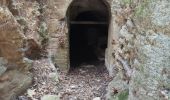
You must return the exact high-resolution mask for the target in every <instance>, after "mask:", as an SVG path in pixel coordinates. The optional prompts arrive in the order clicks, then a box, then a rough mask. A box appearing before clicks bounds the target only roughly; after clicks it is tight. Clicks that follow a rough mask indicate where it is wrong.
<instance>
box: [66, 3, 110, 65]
mask: <svg viewBox="0 0 170 100" xmlns="http://www.w3.org/2000/svg"><path fill="white" fill-rule="evenodd" d="M109 21H110V8H109V6H108V5H107V2H106V1H104V0H91V1H90V0H74V1H73V2H72V3H71V4H70V6H69V8H68V10H67V22H68V29H69V41H70V65H71V66H75V65H79V64H81V63H84V62H85V63H91V62H94V61H98V60H104V55H105V49H106V48H107V39H108V28H109Z"/></svg>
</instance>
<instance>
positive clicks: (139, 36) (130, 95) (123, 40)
mask: <svg viewBox="0 0 170 100" xmlns="http://www.w3.org/2000/svg"><path fill="white" fill-rule="evenodd" d="M113 2H114V4H113V5H114V6H113V7H114V8H113V10H114V11H115V12H117V13H113V16H114V17H115V19H114V20H113V22H112V23H113V24H111V25H112V28H113V29H111V30H112V31H111V33H110V34H111V36H112V37H113V38H112V39H110V40H109V42H110V44H109V45H110V47H109V48H108V50H107V53H108V55H112V56H107V57H106V61H107V63H106V65H107V68H108V70H109V73H110V75H111V76H113V75H114V76H115V78H114V79H113V81H112V82H111V83H110V84H109V87H108V89H109V91H108V93H110V94H109V96H108V99H110V100H169V99H170V95H169V94H170V91H169V89H170V88H169V84H170V80H169V75H170V73H169V67H170V51H169V49H170V30H169V27H170V26H169V25H170V24H169V19H170V18H169V17H170V14H169V8H170V6H169V4H170V2H169V1H167V0H162V1H159V0H148V1H143V2H140V1H138V2H137V1H135V0H134V1H132V2H125V1H124V2H123V1H117V0H113ZM119 4H123V5H124V4H125V5H124V8H121V7H120V5H119ZM129 5H130V6H129ZM134 5H136V6H134ZM144 5H145V6H144ZM133 7H135V8H133ZM131 9H135V10H134V11H133V12H131ZM117 16H119V17H117ZM120 16H123V17H122V18H125V19H127V20H125V22H122V19H120V18H121V17H120ZM115 72H116V73H117V74H115ZM117 77H119V78H117ZM120 84H122V85H123V84H124V86H125V87H124V86H121V85H120ZM115 91H116V92H115Z"/></svg>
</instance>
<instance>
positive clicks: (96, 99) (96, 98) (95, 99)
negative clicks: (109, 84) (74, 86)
mask: <svg viewBox="0 0 170 100" xmlns="http://www.w3.org/2000/svg"><path fill="white" fill-rule="evenodd" d="M93 100H101V98H100V97H95V98H93Z"/></svg>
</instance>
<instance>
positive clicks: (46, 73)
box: [19, 59, 111, 100]
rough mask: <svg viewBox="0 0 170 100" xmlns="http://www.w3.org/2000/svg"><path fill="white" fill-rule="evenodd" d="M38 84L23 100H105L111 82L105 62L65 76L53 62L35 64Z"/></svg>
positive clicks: (47, 60)
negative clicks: (55, 98) (49, 99)
mask: <svg viewBox="0 0 170 100" xmlns="http://www.w3.org/2000/svg"><path fill="white" fill-rule="evenodd" d="M32 72H33V74H34V82H33V85H32V86H31V87H30V88H29V89H28V90H27V92H26V93H25V94H24V95H22V96H19V100H41V98H42V97H43V96H46V95H56V96H59V97H60V100H93V99H94V98H98V99H99V98H100V99H101V100H105V94H106V88H107V85H108V84H109V82H110V81H111V78H109V75H108V72H107V70H106V67H105V66H104V64H103V63H102V62H94V64H90V65H88V64H82V65H80V66H76V67H74V68H71V69H70V72H69V73H68V74H67V75H65V74H62V73H59V75H58V73H57V70H56V68H55V66H54V65H53V64H52V63H51V61H50V60H49V59H42V60H37V61H34V63H33V70H32ZM98 99H97V100H98Z"/></svg>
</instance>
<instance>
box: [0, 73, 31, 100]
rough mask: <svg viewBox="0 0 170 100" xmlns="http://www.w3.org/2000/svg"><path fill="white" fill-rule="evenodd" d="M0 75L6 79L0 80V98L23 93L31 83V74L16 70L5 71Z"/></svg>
mask: <svg viewBox="0 0 170 100" xmlns="http://www.w3.org/2000/svg"><path fill="white" fill-rule="evenodd" d="M2 77H7V78H6V80H3V81H1V82H0V93H1V94H0V99H1V100H11V99H12V98H13V97H15V96H17V95H20V94H21V93H23V92H24V91H25V90H26V89H27V88H28V87H29V86H30V85H31V84H32V75H31V74H26V73H23V72H20V71H17V70H12V71H7V72H6V73H4V74H3V76H1V77H0V78H2Z"/></svg>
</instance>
